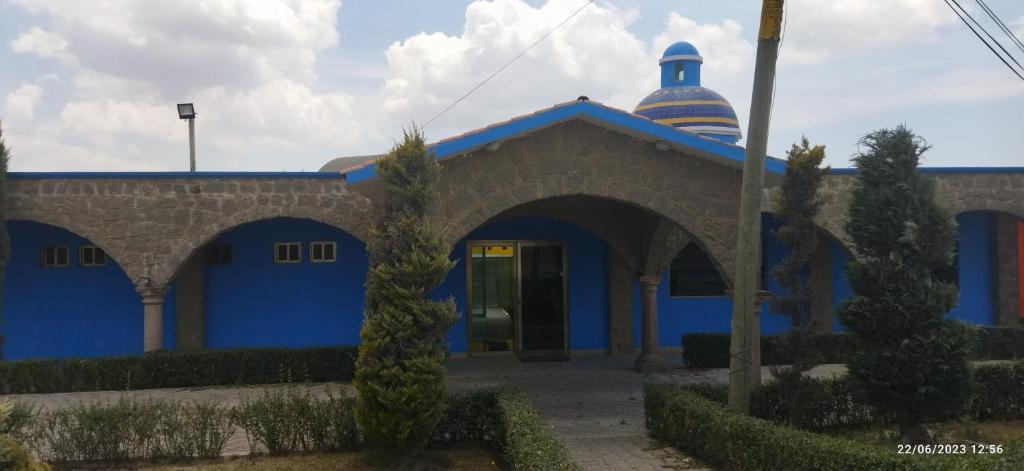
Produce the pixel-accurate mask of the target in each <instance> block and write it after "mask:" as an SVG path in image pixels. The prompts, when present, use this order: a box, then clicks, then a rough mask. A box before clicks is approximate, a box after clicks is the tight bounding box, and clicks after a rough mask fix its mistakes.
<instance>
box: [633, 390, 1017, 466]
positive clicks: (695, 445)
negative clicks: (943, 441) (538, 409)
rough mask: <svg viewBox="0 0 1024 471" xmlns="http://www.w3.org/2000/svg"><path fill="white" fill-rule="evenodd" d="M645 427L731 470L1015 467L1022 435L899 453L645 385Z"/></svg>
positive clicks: (683, 392) (687, 393)
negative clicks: (976, 448)
mask: <svg viewBox="0 0 1024 471" xmlns="http://www.w3.org/2000/svg"><path fill="white" fill-rule="evenodd" d="M644 412H645V417H646V425H647V429H648V431H649V432H650V433H651V436H653V437H654V438H656V439H659V440H661V441H663V442H665V443H668V444H670V445H673V446H675V447H677V448H679V449H680V450H682V451H684V452H686V453H689V454H691V455H693V456H696V457H697V458H700V459H701V460H703V461H706V462H707V463H709V464H712V465H714V466H717V467H721V468H723V469H731V470H787V471H789V470H833V469H835V470H839V469H842V470H882V469H884V470H944V469H948V470H954V469H955V470H974V469H976V470H981V469H984V470H1000V471H1002V470H1005V471H1009V470H1018V469H1021V466H1024V439H1020V440H1017V441H1014V442H1012V443H1010V444H1008V445H1007V446H1005V447H1004V449H1005V453H1004V454H1003V455H998V456H992V455H947V456H942V457H936V456H920V455H900V454H897V452H896V450H894V449H886V448H881V447H877V446H872V445H867V444H862V443H857V442H853V441H849V440H844V439H840V438H835V437H831V436H828V435H822V434H817V433H813V432H808V431H803V430H796V429H792V428H789V427H786V426H782V425H777V424H774V423H772V422H770V421H767V420H763V419H760V418H755V417H750V416H745V415H738V414H735V413H732V412H730V411H728V410H727V409H726V408H725V405H724V404H721V403H717V402H714V401H711V400H709V399H707V398H705V397H704V396H702V395H700V394H698V393H696V392H694V391H690V390H687V389H685V388H684V387H681V386H676V385H667V384H649V385H647V386H646V387H645V388H644Z"/></svg>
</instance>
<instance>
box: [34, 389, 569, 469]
mask: <svg viewBox="0 0 1024 471" xmlns="http://www.w3.org/2000/svg"><path fill="white" fill-rule="evenodd" d="M353 404H354V401H353V399H352V398H351V397H348V396H346V395H344V394H338V395H332V394H328V396H327V397H326V398H318V397H314V396H313V395H311V394H310V393H309V392H307V391H305V390H303V389H298V388H286V389H268V390H267V391H266V392H264V394H262V395H260V396H256V397H253V398H251V399H248V400H245V401H243V402H242V403H241V404H239V405H237V406H235V407H227V406H224V405H220V404H216V403H185V402H179V401H173V400H135V399H130V398H127V397H122V398H121V399H120V400H119V401H117V402H113V403H93V404H78V405H76V406H70V407H65V408H61V409H56V410H52V411H45V412H41V413H40V414H39V415H38V416H34V417H31V420H30V421H29V422H28V424H27V425H26V426H25V427H23V429H24V430H22V431H21V432H20V433H19V436H24V437H26V438H27V439H28V440H27V441H28V443H29V444H30V446H31V447H32V449H33V450H35V451H36V453H38V454H39V455H40V456H43V457H46V458H47V459H49V460H51V461H54V462H57V463H61V464H65V465H67V464H72V465H77V464H83V463H82V462H93V461H100V462H105V463H108V464H109V463H111V462H125V461H128V460H139V459H154V458H188V457H216V456H219V455H220V454H221V452H222V451H223V448H224V445H225V444H226V442H227V440H228V439H230V438H231V436H232V434H234V432H235V426H237V427H240V428H241V429H242V432H243V433H244V434H245V437H246V440H247V442H248V443H249V446H250V449H252V450H255V452H257V453H258V452H261V451H262V452H266V453H269V454H271V455H284V454H290V453H300V452H313V451H317V452H322V451H349V450H359V449H362V448H363V446H364V443H363V441H364V440H363V434H362V431H361V430H360V429H359V426H358V424H357V423H356V421H355V417H354V415H353ZM446 410H447V412H446V414H445V418H444V419H443V420H442V422H441V423H440V425H439V426H438V427H437V428H436V429H435V430H434V432H433V434H432V435H431V441H430V445H431V447H434V448H444V447H448V446H452V445H455V444H457V443H460V442H480V443H482V444H484V445H485V446H486V447H488V448H490V449H492V450H494V451H495V452H496V453H497V454H498V455H500V457H501V458H502V460H503V461H504V462H505V463H506V464H507V465H508V467H509V468H510V469H512V470H531V471H532V470H553V471H575V470H578V469H580V468H579V466H578V465H577V464H576V463H575V462H573V460H572V458H571V456H570V454H569V452H568V450H566V448H565V447H564V446H563V445H562V444H561V443H560V442H558V440H557V439H555V437H554V436H553V435H552V434H551V431H550V430H549V429H548V428H547V427H546V426H545V425H544V423H543V422H542V421H541V419H540V417H539V416H538V415H537V411H536V410H535V409H534V408H533V404H532V403H531V402H530V400H529V399H528V398H527V397H526V395H525V394H523V393H522V392H520V391H518V390H513V389H489V390H476V391H470V392H463V393H459V394H455V395H453V396H449V397H448V403H447V409H446Z"/></svg>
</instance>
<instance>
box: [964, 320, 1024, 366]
mask: <svg viewBox="0 0 1024 471" xmlns="http://www.w3.org/2000/svg"><path fill="white" fill-rule="evenodd" d="M974 356H975V357H976V358H977V359H981V360H1015V359H1018V358H1024V327H1021V326H999V327H979V328H978V341H977V344H976V352H975V355H974Z"/></svg>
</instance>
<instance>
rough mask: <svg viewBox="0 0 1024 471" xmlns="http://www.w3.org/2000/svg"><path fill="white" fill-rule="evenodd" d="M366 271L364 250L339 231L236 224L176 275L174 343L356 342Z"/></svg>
mask: <svg viewBox="0 0 1024 471" xmlns="http://www.w3.org/2000/svg"><path fill="white" fill-rule="evenodd" d="M366 270H367V257H366V248H365V245H364V244H363V243H362V242H361V241H360V240H359V239H357V238H355V237H354V236H352V235H351V234H349V233H347V232H345V231H342V230H341V229H338V228H337V227H334V226H331V225H328V224H324V223H320V222H316V221H312V220H309V219H297V218H287V217H278V218H270V219H262V220H258V221H253V222H248V223H245V224H242V225H239V226H235V227H233V228H231V229H229V230H227V231H225V232H223V233H221V234H219V235H217V236H216V237H214V238H213V239H212V240H210V241H209V242H207V243H206V244H205V245H203V246H202V247H201V248H200V249H197V250H196V251H195V252H194V253H193V254H192V255H191V256H190V257H189V259H188V261H186V262H185V263H184V264H183V266H182V267H181V268H180V269H179V270H178V271H177V275H176V276H175V279H174V281H173V283H172V284H171V286H170V293H171V295H172V296H173V297H174V300H175V304H176V306H175V311H176V321H175V327H174V329H173V330H174V331H175V333H176V334H175V337H176V345H172V346H176V347H177V348H233V347H258V346H276V347H305V346H313V345H337V344H345V345H355V344H358V343H359V329H360V327H361V325H362V319H363V316H362V312H363V299H364V291H363V285H364V282H365V279H366ZM172 346H168V345H165V348H170V347H172Z"/></svg>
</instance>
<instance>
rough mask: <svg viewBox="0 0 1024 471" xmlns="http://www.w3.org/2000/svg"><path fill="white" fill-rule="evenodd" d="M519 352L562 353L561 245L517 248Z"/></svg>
mask: <svg viewBox="0 0 1024 471" xmlns="http://www.w3.org/2000/svg"><path fill="white" fill-rule="evenodd" d="M519 270H520V271H519V276H520V278H519V279H520V303H521V304H520V320H519V322H520V324H519V325H520V351H521V352H522V353H527V354H528V353H530V352H565V351H566V348H565V344H566V322H565V320H566V316H565V314H566V313H565V310H566V306H565V254H564V247H563V246H562V245H555V244H545V243H539V242H538V243H531V242H523V243H521V245H520V247H519Z"/></svg>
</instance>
